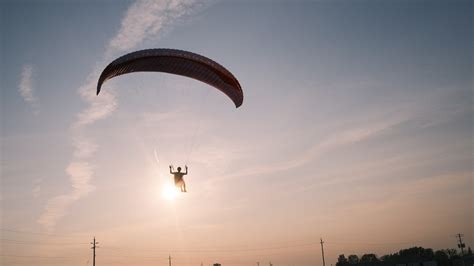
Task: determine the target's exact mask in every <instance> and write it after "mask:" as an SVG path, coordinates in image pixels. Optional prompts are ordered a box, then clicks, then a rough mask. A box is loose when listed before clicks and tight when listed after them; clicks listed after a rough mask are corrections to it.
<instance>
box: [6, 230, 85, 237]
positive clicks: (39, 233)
mask: <svg viewBox="0 0 474 266" xmlns="http://www.w3.org/2000/svg"><path fill="white" fill-rule="evenodd" d="M0 231H4V232H11V233H17V234H28V235H44V236H52V237H62V238H71V236H67V235H58V234H51V233H45V232H35V231H23V230H18V229H12V228H0ZM78 233H80V232H70V234H78ZM80 234H84V233H80Z"/></svg>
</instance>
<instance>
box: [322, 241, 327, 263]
mask: <svg viewBox="0 0 474 266" xmlns="http://www.w3.org/2000/svg"><path fill="white" fill-rule="evenodd" d="M323 244H324V242H323V238H322V237H321V253H322V254H323V266H326V262H325V261H324V245H323Z"/></svg>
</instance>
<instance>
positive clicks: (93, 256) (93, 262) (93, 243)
mask: <svg viewBox="0 0 474 266" xmlns="http://www.w3.org/2000/svg"><path fill="white" fill-rule="evenodd" d="M91 244H92V247H91V249H92V266H95V249H96V248H98V247H97V246H96V245H97V244H99V242H96V241H95V236H94V242H91Z"/></svg>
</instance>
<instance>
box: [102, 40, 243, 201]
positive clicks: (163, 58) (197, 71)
mask: <svg viewBox="0 0 474 266" xmlns="http://www.w3.org/2000/svg"><path fill="white" fill-rule="evenodd" d="M135 72H161V73H168V74H175V75H180V76H184V77H188V78H192V79H195V80H199V81H201V82H204V83H206V84H208V85H210V86H212V87H214V88H216V89H218V90H219V91H221V92H223V93H224V94H225V95H227V97H229V98H230V99H231V100H232V102H233V103H234V105H235V107H236V108H238V107H240V106H241V105H242V103H243V100H244V94H243V91H242V87H241V86H240V83H239V81H238V80H237V78H235V76H234V75H233V74H232V73H231V72H230V71H229V70H227V69H226V68H225V67H224V66H222V65H220V64H219V63H217V62H215V61H213V60H211V59H210V58H207V57H205V56H202V55H199V54H196V53H192V52H188V51H183V50H177V49H164V48H157V49H145V50H140V51H135V52H131V53H128V54H126V55H123V56H121V57H119V58H117V59H115V60H114V61H112V62H111V63H110V64H109V65H107V66H106V67H105V69H104V70H103V71H102V73H101V74H100V77H99V80H98V81H97V90H96V93H97V95H99V93H100V91H101V89H102V85H103V84H104V82H106V81H107V80H110V79H112V78H114V77H117V76H121V75H126V74H130V73H135ZM185 168H186V172H181V167H178V168H177V170H178V171H177V172H175V171H174V169H173V166H172V165H170V174H172V175H174V182H175V185H176V187H178V188H180V189H181V192H186V183H185V182H184V180H183V176H185V175H187V174H188V167H187V166H185Z"/></svg>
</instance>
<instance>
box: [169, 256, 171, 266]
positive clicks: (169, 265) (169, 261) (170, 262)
mask: <svg viewBox="0 0 474 266" xmlns="http://www.w3.org/2000/svg"><path fill="white" fill-rule="evenodd" d="M168 262H169V266H171V255H169V256H168Z"/></svg>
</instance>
